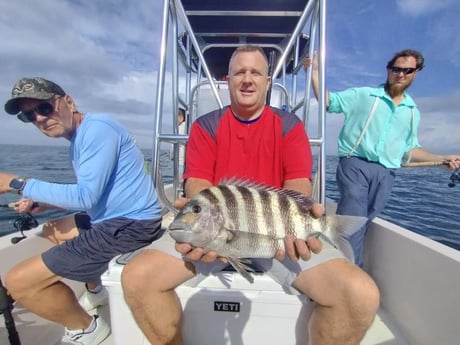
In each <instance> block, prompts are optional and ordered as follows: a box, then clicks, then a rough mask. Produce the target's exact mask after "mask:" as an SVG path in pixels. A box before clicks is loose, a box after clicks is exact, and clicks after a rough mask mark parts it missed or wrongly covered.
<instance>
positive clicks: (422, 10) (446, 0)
mask: <svg viewBox="0 0 460 345" xmlns="http://www.w3.org/2000/svg"><path fill="white" fill-rule="evenodd" d="M396 4H397V6H398V9H399V10H400V11H401V12H402V13H404V14H407V15H410V16H421V15H426V14H430V13H434V12H437V11H440V10H444V9H447V8H450V7H451V6H452V5H455V4H458V0H442V1H432V0H397V1H396Z"/></svg>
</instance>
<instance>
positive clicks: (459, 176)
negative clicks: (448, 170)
mask: <svg viewBox="0 0 460 345" xmlns="http://www.w3.org/2000/svg"><path fill="white" fill-rule="evenodd" d="M459 170H460V169H455V171H454V172H453V173H452V175H450V177H449V179H450V182H449V184H448V186H449V187H455V183H460V171H459Z"/></svg>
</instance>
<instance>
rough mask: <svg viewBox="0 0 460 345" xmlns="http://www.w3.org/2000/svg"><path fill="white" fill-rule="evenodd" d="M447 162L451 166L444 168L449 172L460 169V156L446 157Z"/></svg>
mask: <svg viewBox="0 0 460 345" xmlns="http://www.w3.org/2000/svg"><path fill="white" fill-rule="evenodd" d="M445 160H446V161H448V162H449V165H446V166H444V165H443V166H442V167H445V168H447V169H448V170H456V169H460V156H457V155H448V156H446V157H445Z"/></svg>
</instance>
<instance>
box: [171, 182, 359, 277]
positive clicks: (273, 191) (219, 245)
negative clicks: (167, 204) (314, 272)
mask: <svg viewBox="0 0 460 345" xmlns="http://www.w3.org/2000/svg"><path fill="white" fill-rule="evenodd" d="M184 201H185V200H179V201H178V203H177V204H178V206H179V205H180V206H181V207H182V208H181V210H180V211H179V213H178V214H177V215H176V217H175V218H174V220H173V222H172V223H171V224H170V225H169V227H168V231H169V234H170V235H171V236H172V237H173V238H174V239H175V240H176V242H177V244H176V250H177V251H178V252H180V253H182V254H183V255H185V258H186V260H192V261H198V260H200V261H203V262H213V261H215V260H217V259H219V260H221V259H222V260H226V261H228V262H229V263H230V264H231V265H232V266H233V267H234V268H235V269H236V270H237V271H238V272H240V273H241V274H242V275H243V276H245V277H246V278H247V279H248V280H249V281H251V280H252V278H251V277H250V275H249V273H248V272H247V267H246V266H245V264H244V261H245V259H246V258H273V257H274V258H277V259H280V260H281V259H283V258H284V257H285V256H286V255H287V256H288V257H289V258H290V259H291V260H293V261H297V260H298V259H299V258H301V259H303V260H308V259H309V258H310V256H311V253H318V252H319V251H321V249H322V244H321V242H320V241H319V240H318V237H321V239H324V240H326V241H327V242H328V243H330V244H331V245H333V246H335V247H337V248H339V249H340V250H342V252H344V254H345V255H346V257H348V258H350V260H352V258H353V250H352V249H351V247H350V244H349V243H348V241H346V239H345V235H347V234H352V233H354V232H356V229H359V227H360V226H362V225H363V224H364V223H365V222H366V221H367V219H366V218H364V217H350V216H339V215H323V214H324V207H323V206H322V205H321V204H315V203H314V202H313V200H312V199H310V198H308V197H306V196H305V195H303V194H301V193H298V192H295V191H293V190H288V189H277V188H271V187H266V186H262V185H257V184H254V183H252V182H247V181H240V182H239V181H234V184H233V185H218V186H213V187H210V188H207V189H204V190H202V191H201V192H199V193H198V194H196V195H195V196H194V197H193V198H192V199H190V200H188V201H187V202H186V203H185V204H184ZM226 261H224V262H226Z"/></svg>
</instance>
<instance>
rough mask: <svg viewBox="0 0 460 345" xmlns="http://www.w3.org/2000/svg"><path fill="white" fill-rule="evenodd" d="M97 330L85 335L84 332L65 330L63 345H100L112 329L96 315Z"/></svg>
mask: <svg viewBox="0 0 460 345" xmlns="http://www.w3.org/2000/svg"><path fill="white" fill-rule="evenodd" d="M93 317H94V322H96V328H94V330H93V331H92V332H88V333H85V331H84V330H72V331H71V330H68V329H67V328H66V329H65V335H64V337H63V338H62V340H61V344H62V345H98V344H100V343H102V342H103V341H104V339H105V338H107V337H108V336H109V334H110V327H109V325H108V324H107V322H105V321H104V319H103V318H101V317H99V315H94V316H93Z"/></svg>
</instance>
